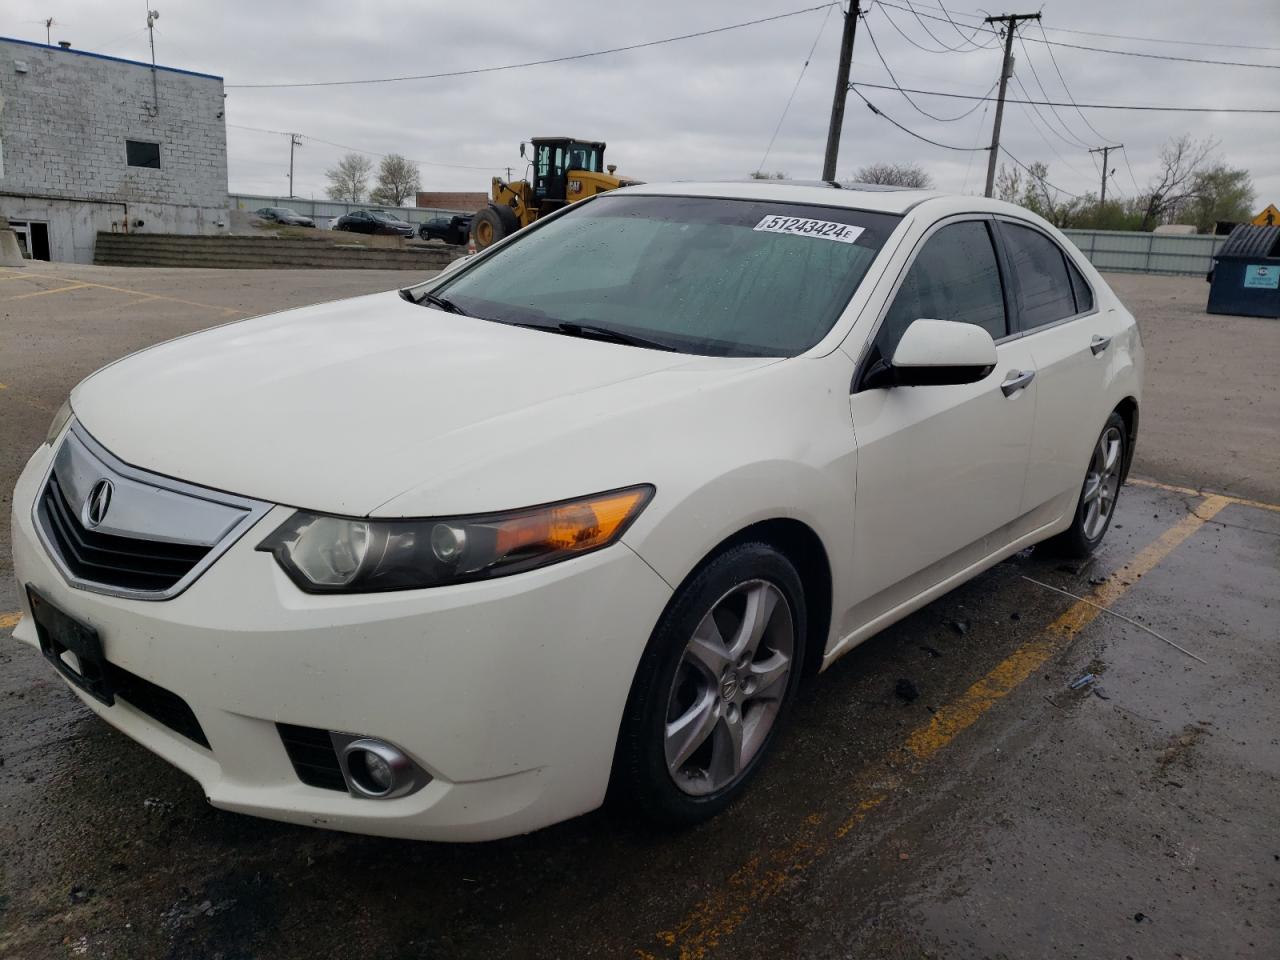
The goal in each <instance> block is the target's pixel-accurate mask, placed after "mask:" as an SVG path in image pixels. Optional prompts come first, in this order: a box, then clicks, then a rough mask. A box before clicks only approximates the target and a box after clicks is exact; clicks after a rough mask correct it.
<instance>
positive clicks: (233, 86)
mask: <svg viewBox="0 0 1280 960" xmlns="http://www.w3.org/2000/svg"><path fill="white" fill-rule="evenodd" d="M830 6H832V4H831V3H822V4H819V5H818V6H816V7H805V8H804V9H803V10H792V11H791V12H790V13H779V14H775V15H774V16H772V17H760V18H759V19H756V20H745V21H743V22H741V23H730V24H727V25H725V26H723V27H712V28H711V29H709V30H698V31H696V32H694V33H682V34H680V35H679V36H675V37H664V38H662V39H661V40H646V41H645V42H643V43H630V44H627V45H626V46H621V47H610V48H609V49H607V50H592V51H589V52H587V53H574V54H568V55H566V56H563V57H548V58H546V59H545V60H526V61H524V62H522V63H507V64H502V65H501V66H495V67H474V68H472V69H470V70H450V71H447V72H445V73H424V74H417V75H413V76H403V77H375V78H371V79H363V80H309V81H297V82H290V83H228V84H226V85H225V87H226V89H228V90H262V89H274V90H279V89H283V88H296V87H350V86H358V85H362V84H370V83H399V82H401V81H405V80H440V79H444V78H446V77H467V76H473V75H475V74H479V73H496V72H498V71H500V70H519V69H522V68H524V67H538V66H542V65H544V64H549V63H567V62H569V61H571V60H586V59H588V58H590V57H603V56H607V55H609V54H612V53H625V52H626V51H628V50H641V49H643V48H645V47H656V46H660V45H662V44H664V43H675V42H677V41H679V40H692V39H694V38H696V37H708V36H711V35H712V34H716V33H725V32H726V31H729V30H740V29H742V28H743V27H754V26H757V25H758V24H761V23H773V22H774V21H777V20H785V19H787V18H788V17H798V16H801V15H802V14H806V13H813V12H815V11H817V10H825V9H826V8H828V7H830Z"/></svg>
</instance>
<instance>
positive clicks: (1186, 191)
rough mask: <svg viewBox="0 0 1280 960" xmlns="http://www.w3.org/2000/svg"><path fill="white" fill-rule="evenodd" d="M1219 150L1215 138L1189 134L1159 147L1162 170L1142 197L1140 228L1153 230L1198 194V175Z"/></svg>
mask: <svg viewBox="0 0 1280 960" xmlns="http://www.w3.org/2000/svg"><path fill="white" fill-rule="evenodd" d="M1217 149H1218V141H1217V140H1214V139H1213V138H1212V137H1206V138H1205V139H1203V140H1196V139H1194V138H1193V137H1192V136H1191V134H1189V133H1184V134H1183V135H1182V136H1180V137H1176V138H1174V139H1172V140H1170V141H1169V142H1168V143H1166V144H1165V145H1164V146H1163V147H1162V148H1161V149H1160V173H1159V174H1158V175H1157V176H1156V177H1154V178H1153V179H1152V181H1151V187H1150V190H1149V191H1148V192H1147V194H1146V195H1145V197H1144V198H1143V199H1144V204H1143V212H1142V226H1141V227H1140V229H1142V230H1154V229H1155V228H1156V226H1157V225H1158V224H1161V223H1164V222H1166V220H1167V219H1168V218H1169V217H1170V216H1172V215H1173V214H1175V213H1176V212H1177V211H1178V209H1179V208H1180V207H1182V206H1183V205H1184V204H1185V203H1187V202H1188V201H1189V200H1191V199H1192V198H1194V197H1195V196H1196V190H1195V187H1196V174H1197V173H1198V172H1199V171H1200V168H1201V167H1202V166H1203V165H1204V162H1205V161H1206V160H1208V159H1209V155H1210V154H1212V153H1213V152H1214V151H1215V150H1217Z"/></svg>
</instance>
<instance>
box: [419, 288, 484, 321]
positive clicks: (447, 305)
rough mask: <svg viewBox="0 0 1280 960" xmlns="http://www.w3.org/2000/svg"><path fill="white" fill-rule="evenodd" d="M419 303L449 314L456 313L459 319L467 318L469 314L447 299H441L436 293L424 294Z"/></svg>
mask: <svg viewBox="0 0 1280 960" xmlns="http://www.w3.org/2000/svg"><path fill="white" fill-rule="evenodd" d="M418 302H419V303H429V304H431V305H432V306H433V307H439V308H440V309H441V310H445V311H447V312H449V313H456V314H457V315H458V316H460V317H469V316H471V314H469V313H467V311H465V310H463V309H462V308H461V307H460V306H458V305H457V304H456V303H454V302H453V301H452V300H450V299H449V298H448V297H442V296H440V294H438V293H424V294H423V295H422V299H421V300H419V301H418Z"/></svg>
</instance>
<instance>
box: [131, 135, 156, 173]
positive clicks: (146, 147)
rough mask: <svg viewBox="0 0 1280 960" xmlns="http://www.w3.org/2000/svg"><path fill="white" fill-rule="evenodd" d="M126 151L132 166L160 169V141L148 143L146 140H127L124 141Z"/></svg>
mask: <svg viewBox="0 0 1280 960" xmlns="http://www.w3.org/2000/svg"><path fill="white" fill-rule="evenodd" d="M124 153H125V158H126V159H127V160H128V162H129V166H131V167H153V168H154V169H156V170H159V169H160V144H158V143H148V142H147V141H146V140H126V141H125V142H124Z"/></svg>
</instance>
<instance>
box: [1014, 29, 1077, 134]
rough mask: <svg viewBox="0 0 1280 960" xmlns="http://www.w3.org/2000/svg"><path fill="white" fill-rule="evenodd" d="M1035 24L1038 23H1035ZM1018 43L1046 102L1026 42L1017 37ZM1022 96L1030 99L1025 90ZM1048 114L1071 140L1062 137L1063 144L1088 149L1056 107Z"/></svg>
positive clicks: (1047, 96) (1051, 108)
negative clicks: (1050, 114)
mask: <svg viewBox="0 0 1280 960" xmlns="http://www.w3.org/2000/svg"><path fill="white" fill-rule="evenodd" d="M1037 22H1038V21H1037ZM1018 43H1020V44H1021V45H1022V55H1023V57H1024V58H1025V59H1026V61H1027V66H1029V67H1030V68H1031V76H1032V78H1033V79H1034V80H1035V82H1036V86H1037V87H1039V88H1040V94H1041V96H1043V97H1044V98H1045V99H1046V100H1048V99H1049V91H1048V89H1047V88H1046V87H1045V85H1044V83H1043V81H1041V79H1040V72H1039V71H1038V70H1036V62H1035V61H1034V60H1032V59H1031V51H1030V50H1028V49H1027V41H1026V40H1025V39H1024V38H1023V37H1021V36H1020V37H1018ZM1018 86H1019V88H1021V87H1022V84H1021V83H1019V84H1018ZM1022 95H1023V96H1025V97H1026V98H1027V99H1028V100H1030V99H1031V95H1030V94H1028V93H1027V91H1026V90H1023V91H1022ZM1035 111H1036V113H1039V112H1040V108H1039V107H1036V108H1035ZM1049 112H1050V113H1052V114H1053V116H1054V119H1056V120H1057V121H1058V123H1059V124H1061V126H1062V129H1063V130H1065V131H1066V132H1067V134H1068V135H1069V136H1070V138H1071V139H1070V140H1067V139H1066V138H1065V137H1064V138H1063V142H1064V143H1070V144H1071V145H1072V146H1073V147H1083V148H1084V149H1086V150H1087V149H1089V144H1088V142H1087V141H1085V140H1082V139H1081V138H1080V137H1077V136H1076V135H1075V132H1074V131H1073V130H1072V129H1071V127H1069V126H1068V125H1067V122H1066V121H1065V120H1063V119H1062V115H1061V114H1060V113H1058V108H1057V107H1050V108H1049ZM1054 133H1055V134H1056V133H1057V131H1056V130H1055V131H1054Z"/></svg>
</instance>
